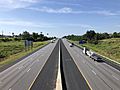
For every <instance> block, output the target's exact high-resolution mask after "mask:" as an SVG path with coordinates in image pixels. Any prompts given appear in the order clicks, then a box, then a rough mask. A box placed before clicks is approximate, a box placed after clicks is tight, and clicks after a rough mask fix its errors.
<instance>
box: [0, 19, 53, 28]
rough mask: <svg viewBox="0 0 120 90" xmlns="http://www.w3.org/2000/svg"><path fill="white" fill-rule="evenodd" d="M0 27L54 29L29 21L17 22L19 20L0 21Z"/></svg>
mask: <svg viewBox="0 0 120 90" xmlns="http://www.w3.org/2000/svg"><path fill="white" fill-rule="evenodd" d="M0 25H12V26H22V27H37V28H51V27H55V26H53V25H51V24H50V23H35V22H30V21H19V20H0Z"/></svg>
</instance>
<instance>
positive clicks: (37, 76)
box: [28, 44, 56, 90]
mask: <svg viewBox="0 0 120 90" xmlns="http://www.w3.org/2000/svg"><path fill="white" fill-rule="evenodd" d="M55 45H56V44H55ZM53 50H54V48H53ZM53 50H52V51H53ZM50 55H51V54H50ZM48 58H49V57H48ZM47 60H48V59H47ZM47 60H46V62H45V63H44V64H43V66H42V68H43V67H44V65H45V64H46V63H47ZM42 68H41V69H40V71H39V72H38V74H37V75H36V77H35V79H34V80H33V81H32V83H31V84H30V87H29V88H28V90H30V89H31V87H32V86H33V84H34V82H35V80H36V79H37V77H38V75H39V74H40V72H41V70H42Z"/></svg>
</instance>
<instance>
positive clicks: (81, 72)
mask: <svg viewBox="0 0 120 90" xmlns="http://www.w3.org/2000/svg"><path fill="white" fill-rule="evenodd" d="M72 58H73V59H74V57H73V56H72ZM74 62H75V59H74ZM75 64H76V62H75ZM76 65H77V67H78V69H79V71H80V72H81V74H82V76H83V78H84V79H85V81H86V83H87V84H88V86H89V88H90V90H93V89H92V87H91V86H90V84H89V82H88V80H87V79H86V77H85V76H84V74H83V72H82V71H81V69H80V68H79V66H78V64H76Z"/></svg>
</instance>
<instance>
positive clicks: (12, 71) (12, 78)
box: [0, 41, 57, 90]
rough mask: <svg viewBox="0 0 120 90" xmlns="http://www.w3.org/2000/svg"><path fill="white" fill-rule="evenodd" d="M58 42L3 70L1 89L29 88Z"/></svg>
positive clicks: (21, 89) (0, 79)
mask: <svg viewBox="0 0 120 90" xmlns="http://www.w3.org/2000/svg"><path fill="white" fill-rule="evenodd" d="M56 43H57V41H56V42H55V43H51V44H49V45H47V46H45V47H43V48H42V49H40V50H38V51H37V52H35V53H33V54H32V55H30V56H28V57H26V58H25V59H24V60H21V61H20V62H18V63H16V64H15V65H13V66H11V67H10V68H8V69H6V70H4V71H3V72H1V73H0V90H28V89H29V88H30V86H31V85H32V83H33V81H34V80H35V78H36V77H37V75H38V74H39V73H40V72H41V70H42V68H43V67H44V65H45V63H46V62H47V61H48V58H49V56H50V55H51V53H52V51H53V49H54V48H55V46H56ZM45 79H46V78H45ZM42 90H43V89H42Z"/></svg>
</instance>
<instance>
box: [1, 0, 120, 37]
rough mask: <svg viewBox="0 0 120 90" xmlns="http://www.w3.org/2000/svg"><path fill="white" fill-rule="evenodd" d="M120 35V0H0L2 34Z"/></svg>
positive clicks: (57, 35) (59, 35)
mask: <svg viewBox="0 0 120 90" xmlns="http://www.w3.org/2000/svg"><path fill="white" fill-rule="evenodd" d="M87 30H95V31H96V32H99V33H103V32H108V33H113V32H120V0H0V34H2V32H3V34H5V35H12V32H14V33H15V34H16V35H18V34H20V33H22V32H23V31H29V32H30V33H32V32H37V33H40V32H43V33H44V34H45V35H47V33H49V36H56V37H62V36H65V35H70V34H75V35H83V34H84V33H86V31H87Z"/></svg>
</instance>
